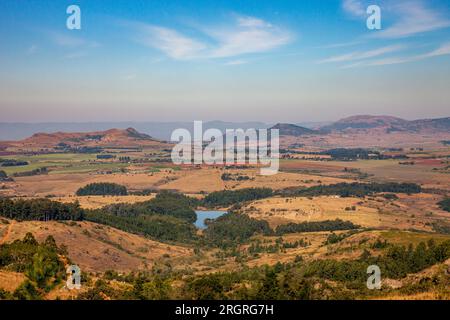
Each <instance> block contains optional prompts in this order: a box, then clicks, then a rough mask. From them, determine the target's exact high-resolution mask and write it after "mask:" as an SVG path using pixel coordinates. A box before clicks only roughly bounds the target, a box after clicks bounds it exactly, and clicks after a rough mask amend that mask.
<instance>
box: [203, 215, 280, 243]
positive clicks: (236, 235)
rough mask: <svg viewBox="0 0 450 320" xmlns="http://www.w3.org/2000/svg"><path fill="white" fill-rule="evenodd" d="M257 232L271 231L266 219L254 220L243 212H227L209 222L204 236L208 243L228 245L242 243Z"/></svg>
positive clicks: (269, 232)
mask: <svg viewBox="0 0 450 320" xmlns="http://www.w3.org/2000/svg"><path fill="white" fill-rule="evenodd" d="M257 233H260V234H266V235H267V234H271V233H272V230H271V229H270V227H269V224H268V223H267V221H262V220H256V219H253V218H250V217H249V216H247V215H243V214H236V213H227V214H224V215H223V216H220V217H219V218H217V219H215V220H213V221H211V222H209V223H208V227H207V229H206V230H205V231H204V236H205V241H206V243H207V244H208V245H215V246H219V247H228V246H233V245H236V244H239V243H243V242H245V241H247V240H248V239H250V237H252V236H253V235H255V234H257Z"/></svg>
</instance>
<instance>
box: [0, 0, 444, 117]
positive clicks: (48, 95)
mask: <svg viewBox="0 0 450 320" xmlns="http://www.w3.org/2000/svg"><path fill="white" fill-rule="evenodd" d="M71 4H73V3H72V1H67V0H63V1H58V2H56V3H55V2H54V1H49V0H40V1H36V0H30V1H27V5H26V6H23V5H22V3H21V2H18V1H14V0H4V1H2V2H0V36H1V38H2V44H1V50H0V111H1V120H0V121H2V122H33V123H35V122H86V121H93V122H98V121H109V122H116V121H157V122H173V121H193V120H203V121H212V120H217V119H218V120H221V121H244V122H245V121H254V120H256V121H263V122H271V123H274V122H294V123H296V122H302V121H308V122H309V121H311V122H323V121H325V122H329V121H335V120H338V119H340V118H344V117H347V116H349V115H356V114H379V115H381V114H387V115H392V116H396V117H400V118H405V119H409V120H412V119H421V118H440V117H446V116H448V110H449V109H450V108H449V107H450V102H449V101H450V90H448V85H449V83H450V30H449V27H450V18H449V17H450V1H448V0H433V1H425V0H412V1H406V0H400V1H394V0H378V1H367V0H330V1H313V2H307V1H291V0H286V1H277V2H274V1H269V0H258V1H256V0H249V1H245V2H242V1H234V0H232V1H225V0H217V1H214V2H210V1H206V0H198V1H193V2H191V1H178V0H174V1H170V2H167V1H162V0H155V1H139V2H136V3H134V2H133V3H132V4H131V3H130V2H129V1H124V0H116V1H110V2H108V4H107V5H106V4H105V3H104V2H95V1H86V0H80V1H77V3H76V4H77V5H78V6H79V7H80V9H81V30H69V29H68V28H67V27H66V20H67V18H68V16H69V15H68V14H67V13H66V9H67V7H68V6H69V5H71ZM370 4H376V5H379V6H380V8H381V10H382V11H381V12H382V29H381V30H369V29H368V28H367V26H366V20H367V17H368V15H367V14H366V8H367V6H368V5H370ZM274 117H276V120H274Z"/></svg>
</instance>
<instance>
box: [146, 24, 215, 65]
mask: <svg viewBox="0 0 450 320" xmlns="http://www.w3.org/2000/svg"><path fill="white" fill-rule="evenodd" d="M141 30H142V31H144V33H145V34H144V35H143V36H141V37H140V40H139V41H140V42H141V43H142V44H145V45H148V46H150V47H153V48H156V49H159V50H161V51H162V52H164V53H165V54H167V55H168V56H169V57H171V58H173V59H179V60H183V59H192V58H196V57H198V56H199V55H200V54H201V52H202V51H203V50H204V49H206V45H204V44H203V43H201V42H200V41H197V40H194V39H191V38H189V37H187V36H184V35H182V34H180V33H179V32H177V31H175V30H172V29H168V28H163V27H159V26H151V25H143V26H142V28H141Z"/></svg>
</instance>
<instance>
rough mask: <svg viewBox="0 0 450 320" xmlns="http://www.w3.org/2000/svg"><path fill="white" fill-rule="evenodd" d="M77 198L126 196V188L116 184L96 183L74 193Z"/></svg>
mask: <svg viewBox="0 0 450 320" xmlns="http://www.w3.org/2000/svg"><path fill="white" fill-rule="evenodd" d="M76 194H77V196H126V195H127V194H128V191H127V188H126V187H125V186H122V185H120V184H117V183H109V182H97V183H91V184H88V185H87V186H84V187H82V188H80V189H78V191H77V192H76Z"/></svg>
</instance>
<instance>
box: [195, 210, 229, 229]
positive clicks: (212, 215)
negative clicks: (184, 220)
mask: <svg viewBox="0 0 450 320" xmlns="http://www.w3.org/2000/svg"><path fill="white" fill-rule="evenodd" d="M195 213H196V214H197V221H195V226H196V227H197V228H199V229H206V225H205V220H206V219H217V218H218V217H220V216H222V215H224V214H225V213H227V212H226V211H195Z"/></svg>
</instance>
